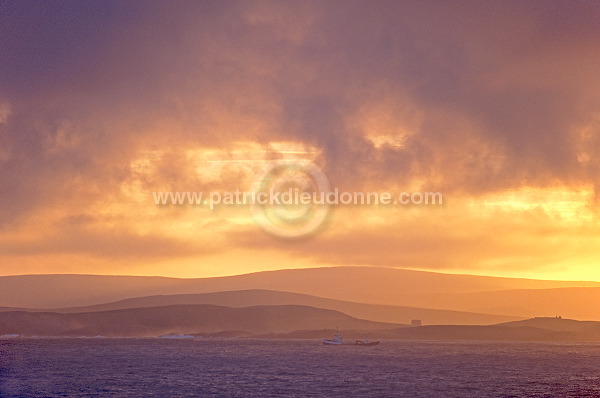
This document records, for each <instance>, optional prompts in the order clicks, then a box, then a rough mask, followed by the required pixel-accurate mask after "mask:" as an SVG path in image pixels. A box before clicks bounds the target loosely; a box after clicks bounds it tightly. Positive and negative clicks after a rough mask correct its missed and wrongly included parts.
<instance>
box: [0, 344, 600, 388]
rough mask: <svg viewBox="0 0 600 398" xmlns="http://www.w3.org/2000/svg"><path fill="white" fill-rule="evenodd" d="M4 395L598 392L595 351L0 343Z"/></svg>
mask: <svg viewBox="0 0 600 398" xmlns="http://www.w3.org/2000/svg"><path fill="white" fill-rule="evenodd" d="M0 396H1V397H3V398H9V397H11V398H12V397H31V398H33V397H102V398H105V397H161V398H171V397H411V398H415V397H443V398H446V397H474V398H482V397H600V344H575V343H573V344H565V343H529V342H527V343H522V342H432V341H426V342H424V341H398V340H395V341H382V342H381V344H380V345H378V346H373V347H367V346H355V345H342V346H323V345H322V344H321V343H320V341H315V340H279V339H277V340H267V339H161V338H153V339H108V338H64V339H62V338H61V339H42V338H39V339H36V338H33V339H24V338H11V339H0Z"/></svg>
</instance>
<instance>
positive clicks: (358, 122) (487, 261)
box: [0, 0, 600, 280]
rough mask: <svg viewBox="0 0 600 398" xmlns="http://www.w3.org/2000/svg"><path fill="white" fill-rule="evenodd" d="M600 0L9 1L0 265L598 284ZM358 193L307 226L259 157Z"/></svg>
mask: <svg viewBox="0 0 600 398" xmlns="http://www.w3.org/2000/svg"><path fill="white" fill-rule="evenodd" d="M598 20H600V3H599V2H597V1H577V2H568V1H502V2H499V1H498V2H481V1H453V2H443V1H369V2H367V1H286V2H283V1H169V2H159V1H144V2H122V1H103V2H97V1H86V0H83V1H66V0H65V1H29V2H20V1H11V0H3V1H0V275H17V274H33V273H82V274H128V275H164V276H177V277H204V276H217V275H232V274H239V273H247V272H255V271H262V270H273V269H281V268H300V267H302V268H304V267H318V266H338V265H366V266H386V267H399V268H410V269H421V270H430V271H438V272H453V273H469V274H482V275H498V276H520V277H530V278H542V279H571V280H573V279H575V280H600V267H599V265H600V105H599V104H600V78H599V77H598V70H600V27H599V25H598ZM276 159H288V160H290V159H300V160H304V161H310V162H312V163H314V164H315V165H316V166H317V167H318V168H319V169H320V170H322V172H323V174H324V175H326V177H327V179H328V180H329V182H330V184H331V186H332V187H337V188H339V189H340V190H344V191H349V192H358V191H361V192H362V191H377V192H382V191H386V192H404V191H406V192H416V191H423V192H425V191H426V192H440V193H442V194H443V205H439V206H416V205H409V206H387V207H386V206H336V207H335V208H332V209H331V211H330V212H329V213H328V216H327V219H326V222H325V223H324V224H323V225H322V226H321V227H320V228H319V229H318V230H316V231H314V233H312V234H310V235H307V236H304V237H302V238H301V239H285V238H282V237H280V236H273V235H272V234H269V233H267V232H265V231H264V230H262V229H261V228H260V227H259V226H258V225H256V222H254V219H253V217H252V215H251V212H250V210H249V209H248V208H247V207H243V206H239V207H225V208H219V209H215V210H210V209H207V208H206V206H201V205H157V204H156V203H155V202H154V200H153V192H163V191H164V192H175V191H181V192H187V191H194V192H196V191H197V192H209V191H210V192H212V191H215V192H224V191H228V190H235V189H240V190H248V189H250V187H251V185H252V183H253V181H255V179H256V176H257V175H260V173H261V170H264V167H265V165H266V164H269V161H272V160H276Z"/></svg>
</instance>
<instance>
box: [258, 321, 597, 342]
mask: <svg viewBox="0 0 600 398" xmlns="http://www.w3.org/2000/svg"><path fill="white" fill-rule="evenodd" d="M342 332H343V333H342V334H343V336H344V338H345V339H346V341H347V342H348V343H350V344H352V343H353V340H354V339H363V338H364V337H365V335H366V334H368V337H369V338H371V339H374V340H375V339H384V340H385V339H402V340H432V341H436V340H441V341H461V340H465V341H477V340H478V341H484V340H489V341H540V342H544V341H547V342H550V341H561V342H600V322H589V321H588V322H582V321H576V320H571V319H558V318H533V319H527V320H523V321H516V322H508V323H504V324H498V325H488V326H481V325H430V326H420V327H404V328H398V329H381V330H369V331H360V330H343V331H342ZM320 335H322V333H321V331H319V330H296V331H293V332H289V333H270V334H266V335H264V336H258V337H269V338H296V339H314V338H318V336H320Z"/></svg>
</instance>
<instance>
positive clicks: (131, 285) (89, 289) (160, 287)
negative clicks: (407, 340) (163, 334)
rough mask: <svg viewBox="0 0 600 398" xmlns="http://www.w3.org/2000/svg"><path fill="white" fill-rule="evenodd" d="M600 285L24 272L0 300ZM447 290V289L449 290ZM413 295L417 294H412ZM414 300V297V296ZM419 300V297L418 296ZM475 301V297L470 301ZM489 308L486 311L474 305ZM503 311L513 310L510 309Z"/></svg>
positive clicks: (84, 301)
mask: <svg viewBox="0 0 600 398" xmlns="http://www.w3.org/2000/svg"><path fill="white" fill-rule="evenodd" d="M582 286H585V287H600V283H599V282H567V281H543V280H532V279H517V278H497V277H488V276H474V275H454V274H443V273H435V272H425V271H411V270H403V269H396V268H380V267H327V268H307V269H292V270H289V269H288V270H278V271H266V272H257V273H251V274H244V275H237V276H227V277H217V278H195V279H178V278H165V277H143V276H99V275H20V276H3V277H0V306H4V307H25V308H57V307H75V306H86V305H94V304H101V303H107V302H111V301H117V300H123V299H127V298H134V297H142V296H153V295H172V294H192V293H209V292H219V291H233V290H247V289H263V290H276V291H286V292H293V293H302V294H309V295H314V296H319V297H326V298H331V299H338V300H346V301H353V302H360V303H369V304H383V305H403V306H411V307H432V308H440V309H452V310H462V311H473V310H466V309H464V308H463V307H461V308H458V307H457V308H453V307H452V304H453V303H452V302H451V301H448V299H449V298H452V297H453V296H452V295H453V294H459V295H460V294H467V293H475V292H482V291H500V290H515V289H552V288H564V287H582ZM436 294H437V295H442V296H441V298H440V299H436V301H435V303H437V304H440V303H441V304H442V305H443V306H441V307H440V306H438V305H437V304H436V306H432V305H429V304H427V302H423V303H420V302H418V303H415V300H417V299H418V300H420V299H424V298H426V295H436ZM443 295H449V296H445V297H446V298H444V296H443ZM413 299H414V300H413ZM410 300H413V301H410ZM418 300H417V301H418ZM476 305H477V302H474V303H473V305H471V307H474V306H476ZM474 312H485V311H474ZM504 315H513V314H510V313H506V314H504Z"/></svg>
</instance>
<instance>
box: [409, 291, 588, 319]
mask: <svg viewBox="0 0 600 398" xmlns="http://www.w3.org/2000/svg"><path fill="white" fill-rule="evenodd" d="M398 302H399V303H401V305H405V306H417V305H418V306H422V307H426V308H437V309H452V310H457V311H469V312H481V313H486V314H496V315H511V316H517V317H523V318H531V317H536V316H555V315H560V316H562V317H563V318H573V319H584V320H600V288H599V287H567V288H553V289H513V290H501V291H487V292H469V293H417V294H411V293H407V294H404V295H402V297H399V298H398Z"/></svg>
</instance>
